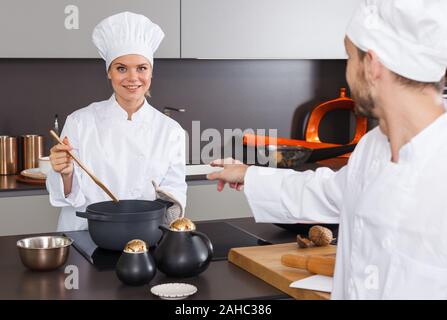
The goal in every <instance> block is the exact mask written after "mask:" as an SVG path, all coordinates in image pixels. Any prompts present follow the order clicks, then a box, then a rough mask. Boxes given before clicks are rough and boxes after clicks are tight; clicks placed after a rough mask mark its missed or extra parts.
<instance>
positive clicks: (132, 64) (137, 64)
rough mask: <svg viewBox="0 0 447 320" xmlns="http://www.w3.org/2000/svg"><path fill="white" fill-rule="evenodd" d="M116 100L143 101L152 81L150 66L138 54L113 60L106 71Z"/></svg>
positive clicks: (146, 60)
mask: <svg viewBox="0 0 447 320" xmlns="http://www.w3.org/2000/svg"><path fill="white" fill-rule="evenodd" d="M108 76H109V79H110V80H111V81H112V87H113V91H115V96H116V97H117V99H122V100H124V101H126V102H136V101H140V100H141V99H144V95H145V93H146V92H148V91H149V88H150V86H151V79H152V66H151V64H150V62H149V60H148V59H146V58H145V57H143V56H141V55H138V54H128V55H125V56H121V57H118V58H116V59H115V60H113V62H112V63H111V64H110V68H109V71H108Z"/></svg>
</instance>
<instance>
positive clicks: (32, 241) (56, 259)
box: [17, 236, 73, 271]
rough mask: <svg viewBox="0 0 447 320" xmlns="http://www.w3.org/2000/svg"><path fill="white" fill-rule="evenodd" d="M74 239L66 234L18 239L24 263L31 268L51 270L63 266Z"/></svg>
mask: <svg viewBox="0 0 447 320" xmlns="http://www.w3.org/2000/svg"><path fill="white" fill-rule="evenodd" d="M72 243H73V240H71V239H70V238H67V237H64V236H42V237H33V238H26V239H22V240H19V241H17V247H18V248H19V255H20V259H21V260H22V263H23V264H24V265H25V266H26V267H28V268H29V269H31V270H36V271H49V270H54V269H56V268H59V267H60V266H62V265H63V264H64V263H65V262H66V261H67V258H68V253H69V249H70V246H71V244H72Z"/></svg>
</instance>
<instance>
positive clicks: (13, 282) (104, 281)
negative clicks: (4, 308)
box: [0, 218, 295, 300]
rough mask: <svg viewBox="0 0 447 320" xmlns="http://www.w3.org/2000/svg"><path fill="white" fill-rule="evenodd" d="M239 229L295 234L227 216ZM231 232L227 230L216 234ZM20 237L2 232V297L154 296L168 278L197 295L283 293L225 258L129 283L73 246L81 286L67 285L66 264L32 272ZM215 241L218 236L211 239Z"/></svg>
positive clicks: (280, 237) (284, 236) (286, 237)
mask: <svg viewBox="0 0 447 320" xmlns="http://www.w3.org/2000/svg"><path fill="white" fill-rule="evenodd" d="M220 221H225V222H227V223H229V224H231V225H233V226H235V227H237V228H239V229H242V230H244V229H247V228H249V229H250V231H249V232H250V233H252V234H256V233H257V230H259V233H260V234H261V235H260V236H261V237H262V238H263V239H265V240H267V241H270V242H272V243H278V242H292V241H294V240H295V235H294V234H292V233H289V232H287V231H285V230H283V229H280V228H278V227H276V226H275V225H272V224H256V223H255V222H254V219H252V218H240V219H227V220H220ZM220 236H225V237H226V236H231V235H220ZM24 237H26V236H25V235H23V236H7V237H0V256H1V257H2V259H0V283H1V285H0V299H70V300H72V299H123V300H127V299H149V300H152V299H158V298H157V297H155V296H153V295H152V294H151V293H150V288H151V287H152V286H154V285H157V284H160V283H166V282H186V283H190V284H193V285H195V286H196V287H197V288H198V292H197V293H196V294H195V295H193V296H191V297H189V299H192V300H197V299H204V300H208V299H209V300H220V299H224V300H227V299H285V298H288V296H287V295H285V294H284V293H283V292H281V291H279V290H278V289H276V288H274V287H272V286H270V285H269V284H267V283H266V282H264V281H262V280H260V279H258V278H257V277H255V276H252V275H251V274H250V273H248V272H246V271H244V270H242V269H240V268H239V267H237V266H235V265H233V264H231V263H229V262H228V261H226V260H221V261H212V262H211V264H210V266H209V267H208V269H207V270H206V271H205V272H203V273H202V274H200V275H199V276H196V277H191V278H185V279H174V278H168V277H166V276H165V275H163V274H162V273H161V272H157V275H156V276H155V278H154V279H153V280H152V281H151V282H150V284H149V285H144V286H141V287H128V286H125V285H123V284H122V283H121V282H120V281H119V280H118V278H117V277H116V274H115V271H114V270H104V271H99V270H98V269H97V268H95V267H94V266H93V265H92V264H91V263H90V262H89V261H87V260H86V259H85V258H84V257H83V256H82V255H81V254H80V253H79V252H78V251H77V250H76V249H75V248H73V247H71V248H70V255H69V257H68V261H67V263H66V264H65V267H67V266H75V267H77V270H78V272H79V273H78V275H79V289H71V290H70V289H66V288H65V285H64V282H65V279H66V276H67V274H65V273H64V267H61V268H60V269H58V270H55V271H50V272H32V271H30V270H28V269H26V268H25V267H24V266H23V264H22V263H21V261H20V258H19V255H18V250H17V248H16V242H17V240H19V239H22V238H24ZM214 241H219V240H218V239H215V240H214Z"/></svg>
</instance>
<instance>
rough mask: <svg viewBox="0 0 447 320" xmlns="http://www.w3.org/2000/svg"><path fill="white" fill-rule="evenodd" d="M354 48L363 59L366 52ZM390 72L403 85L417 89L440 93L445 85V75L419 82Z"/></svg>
mask: <svg viewBox="0 0 447 320" xmlns="http://www.w3.org/2000/svg"><path fill="white" fill-rule="evenodd" d="M356 48H357V52H358V55H359V58H360V60H363V59H364V58H365V56H366V52H365V51H363V50H362V49H360V48H358V47H356ZM390 72H391V73H392V74H393V75H394V77H395V79H396V80H397V81H398V82H399V83H400V84H401V85H403V86H405V87H410V88H414V89H419V90H423V89H425V88H433V89H435V90H436V92H439V93H441V92H442V91H443V90H444V87H445V85H446V83H445V75H444V76H442V78H441V80H439V81H437V82H421V81H416V80H411V79H408V78H405V77H403V76H401V75H399V74H397V73H395V72H393V71H391V70H390Z"/></svg>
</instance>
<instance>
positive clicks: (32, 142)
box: [22, 134, 43, 169]
mask: <svg viewBox="0 0 447 320" xmlns="http://www.w3.org/2000/svg"><path fill="white" fill-rule="evenodd" d="M22 155H23V169H31V168H37V167H38V166H39V158H41V157H43V137H42V136H39V135H35V134H27V135H23V136H22Z"/></svg>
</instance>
